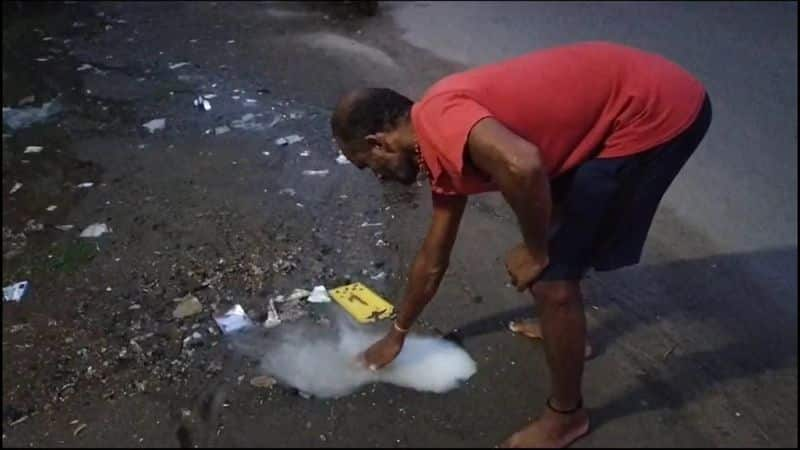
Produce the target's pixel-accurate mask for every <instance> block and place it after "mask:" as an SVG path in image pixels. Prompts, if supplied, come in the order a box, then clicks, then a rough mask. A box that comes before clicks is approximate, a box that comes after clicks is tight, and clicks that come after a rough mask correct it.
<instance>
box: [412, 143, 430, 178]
mask: <svg viewBox="0 0 800 450" xmlns="http://www.w3.org/2000/svg"><path fill="white" fill-rule="evenodd" d="M414 152H415V153H416V155H417V166H419V171H420V172H422V173H423V174H424V175H425V178H429V177H430V173H429V172H428V166H426V165H425V159H424V158H423V157H422V150H420V148H419V144H417V143H415V144H414Z"/></svg>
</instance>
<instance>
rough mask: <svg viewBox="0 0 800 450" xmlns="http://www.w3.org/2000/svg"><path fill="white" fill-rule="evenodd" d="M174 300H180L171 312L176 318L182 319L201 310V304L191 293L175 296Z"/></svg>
mask: <svg viewBox="0 0 800 450" xmlns="http://www.w3.org/2000/svg"><path fill="white" fill-rule="evenodd" d="M175 301H176V302H180V303H179V304H178V306H177V307H176V308H175V311H173V312H172V317H174V318H176V319H183V318H186V317H190V316H194V315H196V314H200V313H201V312H203V305H202V304H201V303H200V300H198V299H197V297H195V296H194V295H192V294H188V295H187V296H185V297H180V298H176V299H175Z"/></svg>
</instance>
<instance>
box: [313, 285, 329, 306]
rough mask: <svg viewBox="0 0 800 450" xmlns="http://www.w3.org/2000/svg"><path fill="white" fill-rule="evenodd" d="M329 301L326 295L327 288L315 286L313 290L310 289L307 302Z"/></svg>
mask: <svg viewBox="0 0 800 450" xmlns="http://www.w3.org/2000/svg"><path fill="white" fill-rule="evenodd" d="M330 301H331V298H330V297H329V296H328V290H327V289H325V286H315V287H314V290H313V291H311V295H309V296H308V302H309V303H328V302H330Z"/></svg>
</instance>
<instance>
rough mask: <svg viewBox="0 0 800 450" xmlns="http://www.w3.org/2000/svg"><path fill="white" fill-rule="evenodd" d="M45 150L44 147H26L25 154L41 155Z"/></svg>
mask: <svg viewBox="0 0 800 450" xmlns="http://www.w3.org/2000/svg"><path fill="white" fill-rule="evenodd" d="M42 150H44V147H40V146H38V145H29V146H27V147H25V151H24V152H23V153H41V151H42Z"/></svg>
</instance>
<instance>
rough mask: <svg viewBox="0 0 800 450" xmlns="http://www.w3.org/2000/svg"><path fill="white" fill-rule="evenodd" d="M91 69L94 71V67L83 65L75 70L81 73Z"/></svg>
mask: <svg viewBox="0 0 800 450" xmlns="http://www.w3.org/2000/svg"><path fill="white" fill-rule="evenodd" d="M91 69H94V66H92V65H91V64H86V63H83V64H81V65H80V66H79V67H78V68H77V69H75V70H77V71H78V72H83V71H84V70H91Z"/></svg>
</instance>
